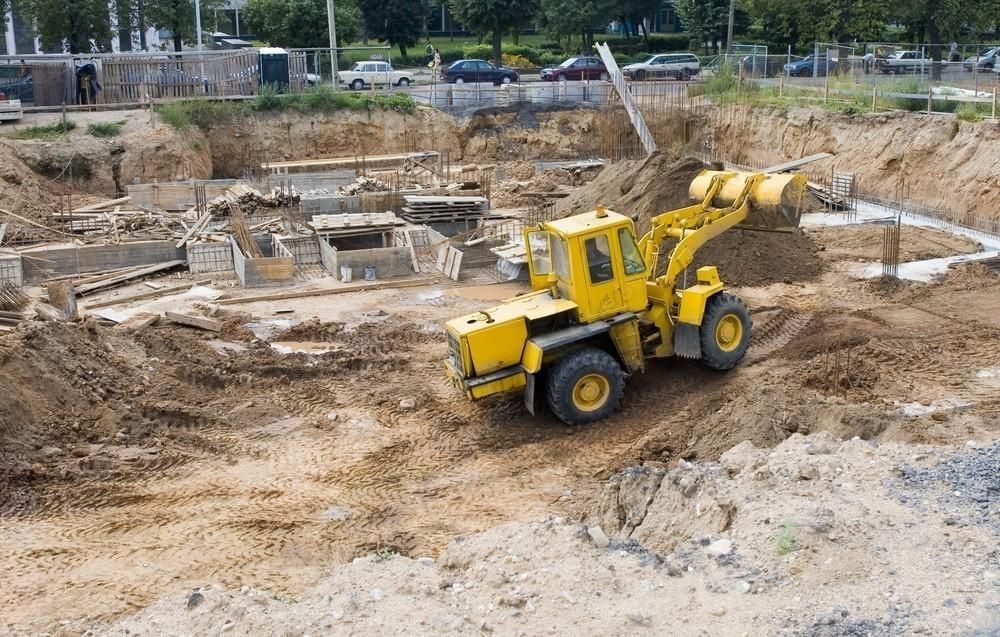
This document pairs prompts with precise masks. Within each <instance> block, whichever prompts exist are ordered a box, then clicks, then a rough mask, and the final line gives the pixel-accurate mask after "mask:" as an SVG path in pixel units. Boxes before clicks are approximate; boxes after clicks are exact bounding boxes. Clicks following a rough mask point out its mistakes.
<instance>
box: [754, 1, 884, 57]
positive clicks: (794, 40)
mask: <svg viewBox="0 0 1000 637" xmlns="http://www.w3.org/2000/svg"><path fill="white" fill-rule="evenodd" d="M889 2H890V0H749V2H748V3H747V8H748V9H749V11H750V13H751V14H752V15H753V16H754V17H755V18H756V19H757V20H758V23H759V25H760V27H761V31H762V32H763V33H764V34H765V35H766V36H767V41H768V44H771V45H782V46H785V45H787V46H791V47H792V48H798V47H799V46H800V45H802V44H805V43H810V44H811V43H812V42H816V41H822V42H840V43H846V42H851V41H853V40H862V41H869V40H873V39H874V40H877V39H879V38H880V37H882V34H883V32H884V31H885V25H886V22H887V20H888V19H889Z"/></svg>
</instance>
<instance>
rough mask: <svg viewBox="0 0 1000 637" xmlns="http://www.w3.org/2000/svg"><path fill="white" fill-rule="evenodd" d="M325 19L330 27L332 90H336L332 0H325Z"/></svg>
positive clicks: (335, 46) (335, 29)
mask: <svg viewBox="0 0 1000 637" xmlns="http://www.w3.org/2000/svg"><path fill="white" fill-rule="evenodd" d="M326 19H327V22H328V26H329V28H330V61H331V64H332V69H331V71H332V73H333V90H337V19H336V18H335V17H334V15H333V0H326Z"/></svg>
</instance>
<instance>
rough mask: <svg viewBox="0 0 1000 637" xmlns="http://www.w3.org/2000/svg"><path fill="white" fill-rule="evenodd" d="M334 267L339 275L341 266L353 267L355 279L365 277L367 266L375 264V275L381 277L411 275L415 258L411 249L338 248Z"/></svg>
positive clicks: (334, 270)
mask: <svg viewBox="0 0 1000 637" xmlns="http://www.w3.org/2000/svg"><path fill="white" fill-rule="evenodd" d="M334 254H335V255H336V260H335V262H334V269H333V270H332V272H335V273H336V274H337V275H338V276H339V275H340V268H342V267H349V268H351V270H352V271H353V272H352V275H353V277H354V278H355V279H360V278H362V277H364V273H365V267H367V266H375V276H376V277H378V278H380V279H385V278H387V277H393V276H410V275H412V274H413V258H412V256H411V254H410V249H409V248H407V247H401V248H373V249H371V250H337V251H335V253H334Z"/></svg>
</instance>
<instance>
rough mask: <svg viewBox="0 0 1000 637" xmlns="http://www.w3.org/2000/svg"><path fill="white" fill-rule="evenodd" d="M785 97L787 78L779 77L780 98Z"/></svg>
mask: <svg viewBox="0 0 1000 637" xmlns="http://www.w3.org/2000/svg"><path fill="white" fill-rule="evenodd" d="M784 95H785V76H784V75H779V76H778V97H784Z"/></svg>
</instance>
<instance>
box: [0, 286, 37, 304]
mask: <svg viewBox="0 0 1000 637" xmlns="http://www.w3.org/2000/svg"><path fill="white" fill-rule="evenodd" d="M30 301H31V299H30V297H28V295H27V294H25V292H24V290H22V289H21V288H19V287H17V286H16V285H14V284H13V283H11V282H10V281H5V282H3V283H2V284H0V310H6V311H13V310H21V309H24V307H25V306H26V305H28V303H29V302H30Z"/></svg>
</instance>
